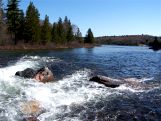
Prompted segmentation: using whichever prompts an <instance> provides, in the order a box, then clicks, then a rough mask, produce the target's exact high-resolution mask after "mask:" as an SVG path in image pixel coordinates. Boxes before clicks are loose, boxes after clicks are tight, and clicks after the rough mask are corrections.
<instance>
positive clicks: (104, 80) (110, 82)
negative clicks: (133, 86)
mask: <svg viewBox="0 0 161 121" xmlns="http://www.w3.org/2000/svg"><path fill="white" fill-rule="evenodd" d="M89 81H93V82H97V83H100V84H104V85H105V86H106V87H111V88H116V87H118V86H120V84H122V82H120V81H119V80H116V79H111V78H109V77H106V76H101V75H97V76H94V77H92V78H90V79H89Z"/></svg>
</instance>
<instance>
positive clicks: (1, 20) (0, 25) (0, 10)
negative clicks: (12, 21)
mask: <svg viewBox="0 0 161 121" xmlns="http://www.w3.org/2000/svg"><path fill="white" fill-rule="evenodd" d="M2 23H3V8H2V0H0V30H1V27H2Z"/></svg>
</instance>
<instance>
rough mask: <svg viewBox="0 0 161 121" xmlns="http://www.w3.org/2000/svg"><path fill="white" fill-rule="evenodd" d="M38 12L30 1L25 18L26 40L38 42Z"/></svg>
mask: <svg viewBox="0 0 161 121" xmlns="http://www.w3.org/2000/svg"><path fill="white" fill-rule="evenodd" d="M39 16H40V14H39V12H38V10H37V9H36V8H35V6H34V4H33V3H32V2H30V4H29V6H28V8H27V11H26V18H25V28H24V36H25V40H26V42H31V43H34V42H39V40H40V21H39Z"/></svg>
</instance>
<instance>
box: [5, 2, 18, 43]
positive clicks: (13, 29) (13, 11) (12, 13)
mask: <svg viewBox="0 0 161 121" xmlns="http://www.w3.org/2000/svg"><path fill="white" fill-rule="evenodd" d="M18 3H19V0H8V4H7V9H6V10H7V25H8V30H9V32H10V33H11V36H12V39H14V44H16V43H17V30H18V28H17V26H18V24H19V21H18V18H19V15H20V10H19V8H18Z"/></svg>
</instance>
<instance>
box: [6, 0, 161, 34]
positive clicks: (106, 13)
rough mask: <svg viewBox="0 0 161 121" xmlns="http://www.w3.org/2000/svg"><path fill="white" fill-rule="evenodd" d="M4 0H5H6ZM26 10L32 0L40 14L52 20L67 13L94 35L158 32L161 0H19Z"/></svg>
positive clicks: (79, 25)
mask: <svg viewBox="0 0 161 121" xmlns="http://www.w3.org/2000/svg"><path fill="white" fill-rule="evenodd" d="M5 1H7V0H5ZM20 1H21V2H20V4H19V5H20V8H21V9H23V10H24V12H25V11H26V8H27V6H28V5H29V2H30V1H32V2H33V3H34V5H35V6H36V8H37V9H38V10H39V13H40V18H41V19H44V18H45V15H46V14H47V15H48V16H49V20H50V22H51V23H53V22H57V21H58V18H59V17H61V18H62V19H63V20H64V17H65V16H67V17H68V18H69V19H70V20H71V22H72V23H73V24H75V25H77V26H78V27H79V28H80V31H81V32H82V35H83V36H85V35H86V33H87V30H88V29H89V28H91V29H92V32H93V34H94V36H95V37H97V36H113V35H116V36H118V35H141V34H148V35H153V36H161V0H20Z"/></svg>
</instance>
